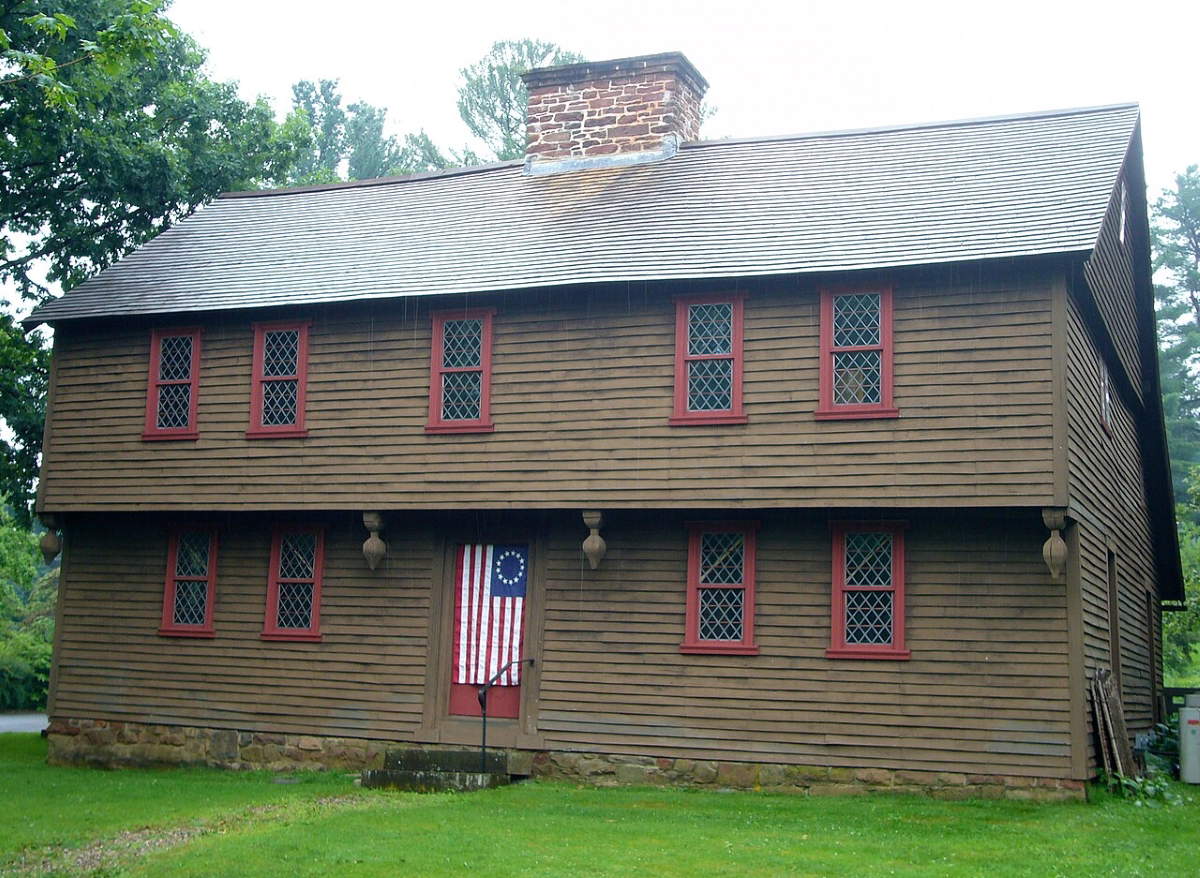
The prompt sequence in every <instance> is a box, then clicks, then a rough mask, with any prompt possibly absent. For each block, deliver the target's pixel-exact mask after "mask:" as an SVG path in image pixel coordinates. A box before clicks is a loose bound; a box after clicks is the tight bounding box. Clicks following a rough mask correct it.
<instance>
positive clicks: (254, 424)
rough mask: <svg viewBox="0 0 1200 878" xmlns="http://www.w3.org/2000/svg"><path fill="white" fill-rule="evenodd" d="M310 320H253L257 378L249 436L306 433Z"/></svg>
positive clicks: (301, 434)
mask: <svg viewBox="0 0 1200 878" xmlns="http://www.w3.org/2000/svg"><path fill="white" fill-rule="evenodd" d="M308 326H309V324H308V322H307V321H303V322H290V323H256V324H254V378H253V384H252V386H251V391H250V429H249V430H247V431H246V436H247V437H248V438H251V439H261V438H265V437H267V436H306V435H308V433H307V431H306V430H305V429H304V397H305V391H306V383H307V377H308Z"/></svg>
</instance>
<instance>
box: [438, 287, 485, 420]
mask: <svg viewBox="0 0 1200 878" xmlns="http://www.w3.org/2000/svg"><path fill="white" fill-rule="evenodd" d="M495 315H496V309H495V308H473V309H470V310H457V311H434V312H433V313H431V314H430V315H429V316H430V317H431V318H432V320H433V332H432V337H431V341H430V352H429V420H428V422H426V424H425V432H426V433H490V432H492V431H493V430H495V425H494V424H493V423H492V322H493V321H492V318H493V317H495ZM453 320H478V321H480V324H481V325H480V333H481V336H480V339H479V365H478V366H457V367H453V366H452V367H446V366H444V365H443V360H442V357H443V353H444V351H443V348H442V343H443V339H444V333H445V327H446V323H447V322H449V321H453ZM450 372H478V373H480V380H479V417H478V418H471V419H462V420H447V419H444V418H442V376H443V375H445V374H447V373H450Z"/></svg>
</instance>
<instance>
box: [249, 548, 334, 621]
mask: <svg viewBox="0 0 1200 878" xmlns="http://www.w3.org/2000/svg"><path fill="white" fill-rule="evenodd" d="M324 563H325V533H324V531H323V530H322V529H320V528H314V527H296V528H280V529H278V530H276V531H275V536H274V539H273V540H272V541H271V572H270V579H269V580H268V582H267V612H266V619H265V620H264V622H263V632H262V636H263V638H264V639H266V640H320V639H321V577H322V573H323V568H324Z"/></svg>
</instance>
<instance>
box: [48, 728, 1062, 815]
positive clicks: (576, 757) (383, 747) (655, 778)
mask: <svg viewBox="0 0 1200 878" xmlns="http://www.w3.org/2000/svg"><path fill="white" fill-rule="evenodd" d="M47 737H48V740H49V744H50V754H49V761H50V762H51V763H52V764H55V765H72V764H73V765H101V766H106V767H119V766H146V765H207V766H212V767H218V768H231V769H267V770H269V771H301V770H308V771H313V770H343V771H361V770H362V769H367V768H371V769H379V768H382V767H383V765H384V756H385V754H386V753H388V752H390V751H397V750H408V749H421V750H424V749H441V748H425V747H421V746H420V745H413V744H406V743H402V742H397V741H371V740H366V739H363V738H326V737H318V736H315V735H284V734H275V733H269V732H239V731H237V730H235V729H208V728H197V727H195V726H167V725H151V724H146V723H131V722H116V721H109V720H92V719H62V718H55V719H54V720H53V721H52V722H51V723H50V728H49V729H48V732H47ZM458 749H461V748H458ZM508 766H509V771H510V772H512V773H515V774H530V775H532V776H534V777H541V778H546V779H552V780H567V781H571V782H574V783H586V784H593V785H596V786H622V785H639V786H644V785H660V786H681V787H696V788H699V789H736V790H767V791H769V792H786V793H799V794H804V795H813V796H851V795H862V794H866V793H886V792H892V793H923V794H927V795H930V796H933V797H934V798H937V799H972V798H984V799H1028V800H1037V801H1061V800H1065V799H1082V798H1083V797H1084V784H1083V783H1082V782H1080V781H1075V780H1063V779H1060V778H1039V777H1033V778H1030V777H1012V776H1007V775H983V774H956V773H949V772H933V771H893V770H891V769H883V768H837V767H835V768H829V767H821V766H804V765H779V764H776V763H767V762H763V763H759V762H717V761H711V760H695V759H671V758H665V757H660V758H653V757H649V756H620V755H610V754H604V753H565V752H558V751H549V752H546V751H542V752H537V753H530V752H529V751H512V752H510V753H509V754H508Z"/></svg>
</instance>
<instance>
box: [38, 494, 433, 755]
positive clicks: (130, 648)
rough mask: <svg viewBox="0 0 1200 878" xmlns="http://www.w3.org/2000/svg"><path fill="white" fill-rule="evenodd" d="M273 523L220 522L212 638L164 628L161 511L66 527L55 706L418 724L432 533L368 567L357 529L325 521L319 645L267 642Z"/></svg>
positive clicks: (221, 717) (232, 719)
mask: <svg viewBox="0 0 1200 878" xmlns="http://www.w3.org/2000/svg"><path fill="white" fill-rule="evenodd" d="M273 524H274V521H273V520H268V519H262V518H255V519H248V518H234V519H222V520H220V521H219V523H218V527H219V533H220V540H221V543H220V548H219V553H218V557H219V565H218V580H217V592H216V594H217V597H216V605H215V613H214V623H215V627H216V631H217V636H216V638H214V639H212V640H208V639H190V638H175V637H159V636H158V635H157V634H156V632H157V630H158V627H159V623H160V620H161V610H162V590H163V579H164V575H165V565H166V531H165V523H164V521H163V519H162V518H161V517H153V518H151V517H142V516H138V517H136V518H131V517H129V516H118V517H115V518H111V517H110V518H105V519H98V518H87V519H84V520H81V521H79V522H78V523H77V524H73V525H72V527H71V529H70V531H69V534H68V542H69V544H68V547H67V551H68V552H69V556H70V565H69V569H68V574H67V577H66V579H65V581H64V583H63V598H62V600H63V622H62V626H63V634H62V639H61V646H60V650H59V653H58V655H57V656H56V657H55V660H56V663H57V666H58V676H57V685H56V689H55V701H54V705H55V708H54V709H55V712H56V714H57V715H61V716H83V717H89V716H95V717H106V718H109V719H128V720H136V721H139V722H161V723H176V724H183V725H210V726H216V727H230V728H239V729H246V730H262V731H266V730H272V731H286V732H307V733H311V734H322V735H349V736H359V737H395V735H396V730H398V729H399V730H408V729H412V728H414V727H415V726H416V725H417V723H418V722H419V721H420V717H421V708H422V703H423V695H424V680H425V677H424V672H423V668H424V662H425V652H426V649H427V642H426V638H427V633H426V632H427V628H428V615H429V575H428V571H429V567H430V563H431V555H430V552H431V545H432V544H431V540H432V537H431V534H430V532H428V531H422V530H420V529H419V528H418V529H416V530H413V531H409V532H407V533H402V534H395V535H389V539H390V540H391V543H392V547H393V548H392V551H393V552H394V553H396V556H399V557H403V558H404V559H405V561H406V563H405V564H404V565H392V564H389V565H387V566H386V567H385V568H384V569H381V570H380V571H378V572H377V573H375V574H371V573H370V572H369V571H368V570H367V568H366V565H365V564H363V562H362V555H361V549H360V546H361V542H362V531H361V525H359V526H358V528H357V529H354V528H353V524H354V522H353V521H352V518H351V517H350V516H341V517H339V518H336V519H333V520H331V521H330V523H329V529H328V532H327V542H326V576H325V585H324V592H323V599H322V607H321V628H322V632H323V633H324V636H325V639H324V641H323V642H321V643H278V642H269V641H264V640H261V639H260V637H259V633H260V632H261V631H262V626H263V614H264V600H265V594H266V581H267V562H268V555H269V550H270V541H271V529H272V526H273Z"/></svg>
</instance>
